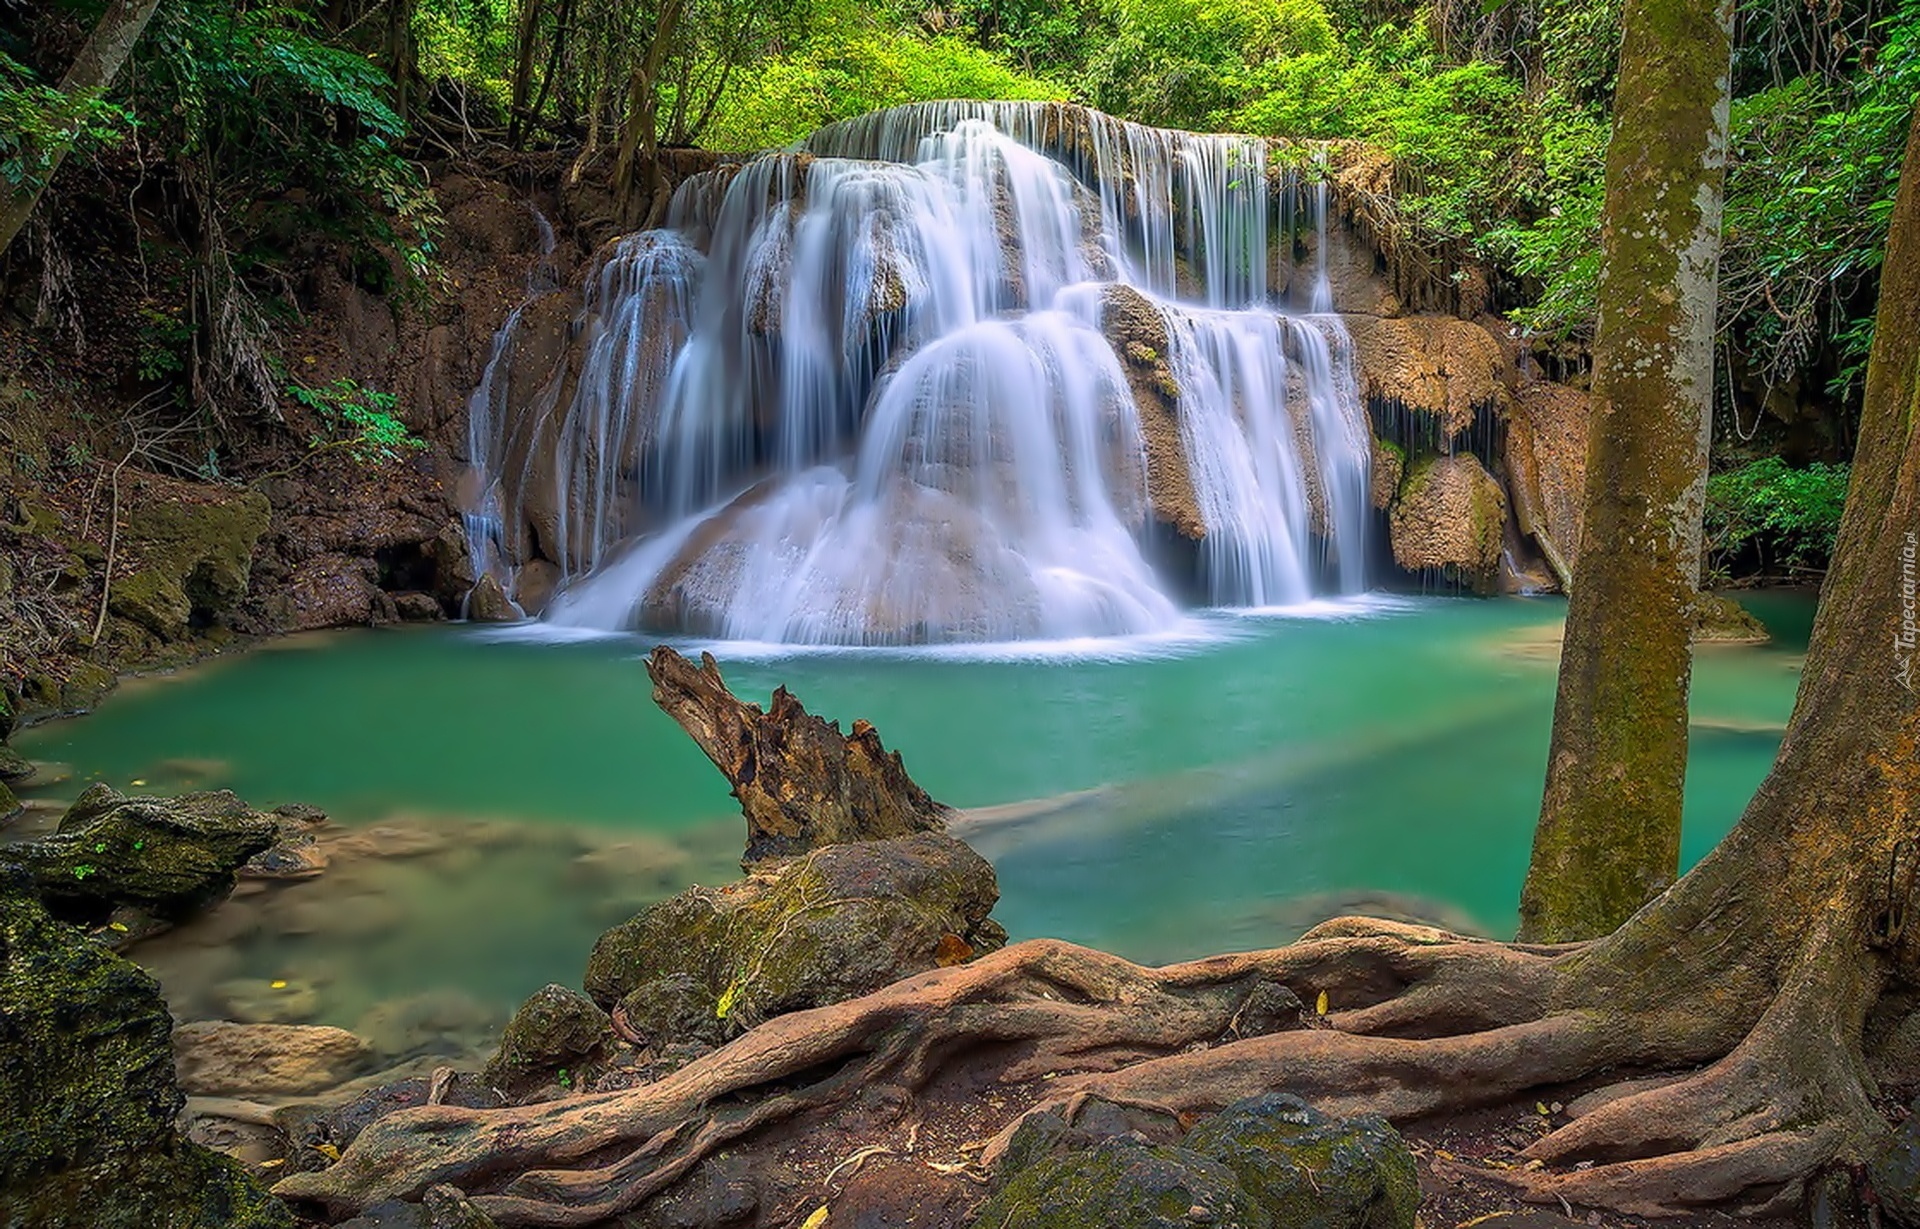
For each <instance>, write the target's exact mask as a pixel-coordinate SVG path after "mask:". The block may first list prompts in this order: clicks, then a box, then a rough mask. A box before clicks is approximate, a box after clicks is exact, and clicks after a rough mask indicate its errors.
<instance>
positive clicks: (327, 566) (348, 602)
mask: <svg viewBox="0 0 1920 1229" xmlns="http://www.w3.org/2000/svg"><path fill="white" fill-rule="evenodd" d="M377 575H378V569H377V568H375V567H374V565H373V562H372V561H371V560H369V559H359V558H354V557H352V556H349V555H341V554H323V555H316V556H314V557H313V558H311V559H308V560H305V561H304V562H302V563H300V564H299V565H298V566H297V567H295V568H294V570H293V575H292V577H291V578H290V579H289V580H288V582H287V585H286V589H285V591H284V592H283V593H281V594H279V595H277V597H276V600H275V602H274V612H273V613H274V621H275V623H276V624H277V626H278V627H279V629H280V630H282V631H288V632H306V631H317V630H319V629H321V628H326V627H366V626H368V625H369V624H374V623H392V622H394V621H395V620H397V619H398V618H399V617H400V615H399V611H398V610H397V609H396V608H395V607H394V604H393V599H392V598H391V597H388V596H387V595H386V594H385V593H382V592H381V591H380V586H379V585H378V584H376V583H374V582H375V578H376V576H377Z"/></svg>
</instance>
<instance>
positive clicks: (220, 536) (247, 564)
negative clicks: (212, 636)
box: [107, 479, 269, 640]
mask: <svg viewBox="0 0 1920 1229" xmlns="http://www.w3.org/2000/svg"><path fill="white" fill-rule="evenodd" d="M268 511H269V510H268V507H267V500H266V497H265V496H263V495H261V494H259V493H258V492H256V491H231V490H228V489H227V488H220V487H208V486H202V485H190V484H186V483H170V482H166V481H164V480H161V479H147V480H143V481H142V482H141V483H140V485H139V487H138V488H137V490H136V492H135V493H134V497H133V498H131V499H129V501H128V508H127V512H126V514H125V530H124V536H123V537H122V539H121V544H122V546H123V548H124V549H125V550H126V552H127V554H126V558H127V559H128V560H130V561H131V565H130V566H129V568H128V571H127V572H126V573H125V574H124V575H122V576H119V577H116V578H115V579H114V583H113V586H112V589H111V591H110V592H109V594H108V600H107V606H108V609H109V610H111V611H112V612H113V613H115V614H117V615H120V616H121V617H122V618H126V619H130V620H132V621H134V622H136V623H139V624H140V625H142V626H143V627H146V628H147V629H148V630H150V631H151V632H153V633H154V634H155V635H156V636H159V637H160V638H161V639H162V640H173V639H179V638H181V637H183V636H185V635H187V634H188V632H189V629H190V627H192V626H194V625H202V626H204V625H206V624H213V623H224V622H226V621H227V620H229V619H230V618H231V617H232V615H233V613H234V611H235V609H236V607H238V605H239V603H240V599H241V598H242V597H244V596H245V595H246V592H247V585H248V581H249V579H250V574H251V570H252V561H253V549H254V546H255V545H256V544H257V543H258V542H259V541H260V537H261V535H262V534H264V533H265V532H266V530H267V522H268Z"/></svg>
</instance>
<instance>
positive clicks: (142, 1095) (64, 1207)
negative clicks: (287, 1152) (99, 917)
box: [0, 868, 294, 1229]
mask: <svg viewBox="0 0 1920 1229" xmlns="http://www.w3.org/2000/svg"><path fill="white" fill-rule="evenodd" d="M172 1027H173V1022H172V1019H171V1018H170V1017H169V1015H168V1014H167V1007H166V1004H165V1002H163V1001H162V1000H161V998H160V989H159V987H158V986H157V985H156V984H155V983H154V981H153V979H152V978H151V977H149V976H147V974H145V973H144V972H142V971H141V970H140V969H138V968H136V967H135V966H134V965H132V964H130V963H128V962H127V961H125V960H123V959H121V958H120V957H118V956H116V955H114V954H113V953H111V952H109V951H107V950H106V949H105V948H103V947H101V946H99V945H98V944H96V943H94V942H93V941H91V940H90V939H88V938H87V937H86V936H85V935H84V934H82V933H81V932H80V931H79V930H77V929H75V928H74V927H72V926H69V925H67V924H65V923H63V922H60V921H58V920H56V919H55V918H53V917H52V916H51V915H50V914H48V913H47V911H46V910H45V909H44V908H43V907H42V906H41V905H40V903H39V902H38V901H37V900H35V899H34V898H33V895H32V893H31V885H30V884H29V883H28V882H27V881H26V880H25V879H24V877H23V876H21V875H20V873H19V872H17V871H14V870H10V869H5V868H0V1121H4V1122H5V1123H6V1124H7V1128H6V1129H5V1130H4V1131H0V1207H4V1208H6V1209H7V1212H8V1216H7V1220H6V1223H7V1225H8V1226H9V1229H155V1227H157V1226H163V1227H166V1229H176V1227H177V1229H189V1227H191V1229H200V1227H203V1226H204V1227H205V1229H216V1227H221V1229H292V1225H293V1223H294V1222H293V1218H292V1217H291V1216H290V1215H289V1214H288V1212H287V1210H286V1208H285V1207H284V1206H283V1205H282V1204H281V1203H280V1202H279V1201H278V1200H276V1199H273V1198H272V1197H271V1196H269V1195H267V1194H266V1192H264V1191H263V1190H261V1189H260V1187H259V1186H258V1185H257V1184H255V1183H254V1182H253V1181H252V1180H251V1179H250V1178H249V1177H248V1176H247V1174H246V1173H245V1171H244V1170H242V1169H241V1168H240V1167H239V1166H238V1165H237V1164H235V1163H234V1162H232V1161H230V1160H228V1159H226V1158H224V1157H220V1156H217V1155H215V1154H214V1153H211V1152H209V1151H207V1150H206V1149H204V1148H201V1147H199V1146H198V1145H196V1144H191V1143H188V1142H186V1141H185V1140H182V1139H180V1138H178V1137H177V1136H176V1135H175V1134H174V1133H173V1120H174V1116H175V1115H176V1114H178V1113H179V1111H180V1107H181V1106H182V1104H183V1103H184V1098H183V1097H182V1096H181V1094H180V1091H179V1089H178V1087H176V1085H175V1084H174V1078H173V1051H172V1046H171V1038H170V1034H171V1032H172Z"/></svg>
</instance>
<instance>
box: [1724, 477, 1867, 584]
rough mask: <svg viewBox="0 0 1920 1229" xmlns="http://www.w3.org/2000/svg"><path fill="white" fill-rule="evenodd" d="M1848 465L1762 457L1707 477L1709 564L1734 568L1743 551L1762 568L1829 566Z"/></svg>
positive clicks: (1802, 569) (1797, 568)
mask: <svg viewBox="0 0 1920 1229" xmlns="http://www.w3.org/2000/svg"><path fill="white" fill-rule="evenodd" d="M1847 479H1848V467H1847V466H1846V465H1824V464H1814V465H1809V466H1807V467H1805V468H1804V469H1793V468H1790V467H1789V466H1788V465H1787V463H1786V462H1785V461H1783V460H1781V459H1780V458H1779V457H1762V458H1761V459H1759V460H1757V461H1751V462H1748V463H1747V464H1745V465H1742V466H1740V467H1739V468H1738V469H1731V470H1727V471H1725V472H1722V473H1718V474H1714V475H1713V476H1712V477H1710V478H1708V479H1707V512H1706V536H1707V559H1708V566H1709V568H1710V569H1712V570H1714V571H1716V572H1718V571H1726V570H1729V567H1730V565H1732V564H1733V563H1734V562H1735V561H1736V559H1737V558H1738V557H1739V556H1741V555H1744V554H1749V553H1754V554H1757V556H1758V560H1759V563H1760V565H1761V567H1763V568H1772V569H1775V570H1780V571H1787V572H1793V571H1806V570H1818V569H1822V568H1825V567H1826V565H1827V560H1828V559H1829V558H1830V557H1831V556H1832V554H1833V545H1834V539H1835V536H1836V535H1837V534H1838V533H1839V531H1840V512H1841V508H1842V505H1843V504H1844V503H1845V502H1846V497H1847Z"/></svg>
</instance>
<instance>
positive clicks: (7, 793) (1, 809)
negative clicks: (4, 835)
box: [0, 781, 20, 819]
mask: <svg viewBox="0 0 1920 1229" xmlns="http://www.w3.org/2000/svg"><path fill="white" fill-rule="evenodd" d="M19 812H20V800H19V799H18V798H15V797H14V796H13V791H12V790H10V789H8V788H7V783H6V782H5V781H0V819H11V818H13V816H15V815H17V814H19Z"/></svg>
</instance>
